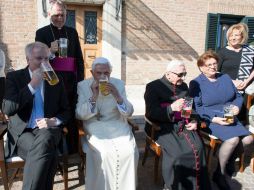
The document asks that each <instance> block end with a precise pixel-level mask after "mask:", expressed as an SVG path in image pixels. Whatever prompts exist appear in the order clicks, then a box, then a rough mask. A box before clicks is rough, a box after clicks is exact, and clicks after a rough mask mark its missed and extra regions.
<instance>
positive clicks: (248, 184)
mask: <svg viewBox="0 0 254 190" xmlns="http://www.w3.org/2000/svg"><path fill="white" fill-rule="evenodd" d="M135 121H136V123H137V124H140V125H139V126H140V131H138V132H137V133H136V135H135V136H136V141H137V144H138V147H139V152H140V160H139V166H138V187H137V190H162V189H163V185H162V177H161V176H160V182H159V184H154V183H153V156H152V154H150V155H149V157H148V159H147V161H146V164H145V166H142V165H141V160H142V158H143V152H144V143H145V134H144V132H143V124H142V119H141V120H138V119H136V120H135ZM251 150H252V151H253V150H254V145H253V146H252V147H250V148H249V153H247V154H248V155H249V156H247V157H248V158H247V159H246V163H245V164H246V165H247V167H246V168H245V170H244V172H243V173H240V172H238V173H237V175H236V177H233V178H232V179H231V180H230V181H229V183H230V184H231V187H232V190H254V173H253V172H252V171H251V169H250V167H249V166H248V165H249V158H250V151H251ZM214 164H215V160H213V165H214ZM213 168H214V167H213ZM159 173H161V172H160V171H159ZM68 175H69V180H68V187H69V189H75V190H85V185H84V184H79V180H78V170H77V167H76V166H73V167H71V168H69V172H68ZM212 185H213V190H218V189H217V187H216V185H215V184H212ZM21 186H22V181H20V180H19V179H17V180H16V181H15V182H14V184H13V186H12V189H14V190H20V189H21ZM2 189H4V188H3V185H2V182H1V181H0V190H2ZM54 189H55V190H62V189H64V185H63V179H62V176H61V175H60V174H59V173H57V175H56V176H55V183H54ZM95 190H96V189H95Z"/></svg>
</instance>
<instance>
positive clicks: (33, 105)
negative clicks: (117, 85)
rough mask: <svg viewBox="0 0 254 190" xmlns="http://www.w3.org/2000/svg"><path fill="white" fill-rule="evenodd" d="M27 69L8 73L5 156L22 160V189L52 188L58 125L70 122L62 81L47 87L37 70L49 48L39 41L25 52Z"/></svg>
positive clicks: (60, 131) (46, 56)
mask: <svg viewBox="0 0 254 190" xmlns="http://www.w3.org/2000/svg"><path fill="white" fill-rule="evenodd" d="M25 52H26V59H27V63H28V67H26V68H24V69H21V70H17V71H13V72H9V73H8V74H7V77H6V88H5V96H4V99H3V105H2V107H3V112H4V113H5V114H6V115H8V117H9V123H8V133H7V148H6V154H5V155H7V156H12V155H14V154H17V155H18V156H20V157H21V158H23V159H24V160H25V161H26V162H25V167H24V179H23V189H24V190H45V189H47V190H51V189H53V182H54V175H55V173H56V166H57V158H58V152H57V147H58V144H59V142H60V140H61V136H62V129H61V125H62V124H65V123H66V122H67V121H68V119H69V106H68V100H67V96H66V93H65V89H64V85H63V81H62V80H61V79H60V78H59V79H60V81H59V82H58V83H57V84H56V85H53V86H51V85H49V84H48V82H46V81H45V80H43V74H42V72H41V69H40V65H41V63H42V62H47V61H48V57H49V49H48V47H47V45H45V44H43V43H41V42H34V43H31V44H28V45H27V46H26V49H25Z"/></svg>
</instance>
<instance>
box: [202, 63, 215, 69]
mask: <svg viewBox="0 0 254 190" xmlns="http://www.w3.org/2000/svg"><path fill="white" fill-rule="evenodd" d="M205 66H206V67H209V68H211V67H217V66H218V63H210V64H208V65H205Z"/></svg>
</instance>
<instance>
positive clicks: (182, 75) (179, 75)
mask: <svg viewBox="0 0 254 190" xmlns="http://www.w3.org/2000/svg"><path fill="white" fill-rule="evenodd" d="M170 72H171V73H174V74H175V75H177V76H178V77H179V78H182V77H185V76H186V75H187V72H183V73H175V72H172V71H170Z"/></svg>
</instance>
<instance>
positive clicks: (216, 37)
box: [205, 13, 254, 51]
mask: <svg viewBox="0 0 254 190" xmlns="http://www.w3.org/2000/svg"><path fill="white" fill-rule="evenodd" d="M239 22H244V23H246V24H247V25H248V27H249V40H248V43H250V42H253V41H254V17H245V16H241V15H226V14H212V13H209V14H208V16H207V27H206V28H207V31H206V45H205V49H206V50H208V49H212V50H215V51H217V50H218V49H220V48H221V47H224V46H226V44H227V38H226V33H227V30H228V28H229V27H230V26H231V25H233V24H236V23H239Z"/></svg>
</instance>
